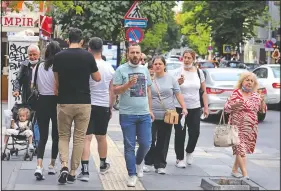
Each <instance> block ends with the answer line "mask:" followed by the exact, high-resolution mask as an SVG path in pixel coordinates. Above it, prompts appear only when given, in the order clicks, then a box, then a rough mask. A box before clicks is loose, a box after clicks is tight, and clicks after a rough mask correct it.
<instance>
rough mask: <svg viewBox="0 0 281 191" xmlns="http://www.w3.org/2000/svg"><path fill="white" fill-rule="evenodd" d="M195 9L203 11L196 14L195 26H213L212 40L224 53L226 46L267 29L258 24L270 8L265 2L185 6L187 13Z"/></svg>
mask: <svg viewBox="0 0 281 191" xmlns="http://www.w3.org/2000/svg"><path fill="white" fill-rule="evenodd" d="M199 5H200V6H201V7H200V6H199ZM194 7H195V8H196V7H197V8H200V9H201V10H200V11H195V10H194V11H193V13H194V15H193V17H194V18H195V21H196V22H194V24H201V26H203V25H205V29H206V30H209V27H210V29H211V36H212V39H213V41H214V42H215V45H216V46H217V47H218V49H219V50H220V52H221V51H222V45H223V44H232V45H237V44H238V43H239V42H243V41H244V40H246V39H249V38H251V37H253V36H255V33H254V28H255V26H263V24H260V23H258V22H257V21H258V18H259V16H261V15H263V14H264V10H265V8H266V5H265V2H264V1H260V2H258V3H257V2H256V1H223V2H220V1H204V2H199V1H188V2H184V3H183V13H185V12H191V11H192V9H193V8H194ZM195 28H197V27H195Z"/></svg>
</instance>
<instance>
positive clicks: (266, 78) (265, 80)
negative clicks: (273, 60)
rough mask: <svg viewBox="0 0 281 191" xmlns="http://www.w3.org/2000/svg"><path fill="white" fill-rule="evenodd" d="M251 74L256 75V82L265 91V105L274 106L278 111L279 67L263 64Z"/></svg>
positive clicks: (277, 65)
mask: <svg viewBox="0 0 281 191" xmlns="http://www.w3.org/2000/svg"><path fill="white" fill-rule="evenodd" d="M253 73H255V74H256V75H257V78H258V82H259V84H260V85H262V86H264V87H265V88H266V91H267V102H266V103H267V104H274V105H275V106H276V107H277V108H278V109H280V65H279V64H265V65H262V66H260V67H258V68H256V69H255V70H254V71H253Z"/></svg>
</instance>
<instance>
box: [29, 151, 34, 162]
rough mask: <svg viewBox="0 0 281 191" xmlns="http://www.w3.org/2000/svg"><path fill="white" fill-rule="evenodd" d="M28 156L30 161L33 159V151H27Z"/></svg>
mask: <svg viewBox="0 0 281 191" xmlns="http://www.w3.org/2000/svg"><path fill="white" fill-rule="evenodd" d="M28 157H29V160H30V161H32V160H33V152H32V153H29V156H28Z"/></svg>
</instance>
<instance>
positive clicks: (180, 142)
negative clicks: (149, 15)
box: [174, 50, 209, 168]
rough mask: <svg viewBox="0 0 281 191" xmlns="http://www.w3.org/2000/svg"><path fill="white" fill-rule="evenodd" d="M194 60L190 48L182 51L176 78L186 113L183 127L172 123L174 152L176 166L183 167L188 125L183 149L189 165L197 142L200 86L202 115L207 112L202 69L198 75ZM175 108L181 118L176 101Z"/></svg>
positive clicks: (193, 54) (180, 109)
mask: <svg viewBox="0 0 281 191" xmlns="http://www.w3.org/2000/svg"><path fill="white" fill-rule="evenodd" d="M194 60H195V52H193V51H191V50H186V51H184V52H183V62H184V65H183V69H182V72H181V77H180V78H179V79H178V83H179V85H180V89H181V92H182V94H183V97H184V103H185V105H186V108H187V111H188V115H187V116H186V118H185V125H184V127H182V126H181V123H180V122H179V123H178V124H177V125H174V128H175V152H176V156H177V161H176V167H178V168H185V167H186V164H185V162H184V160H183V159H184V142H185V136H186V127H188V144H187V147H186V149H185V151H186V163H187V164H189V165H191V164H192V162H193V156H192V153H193V151H194V149H195V146H196V144H197V140H198V138H199V134H200V115H201V105H200V96H199V89H200V88H201V89H202V90H203V91H204V94H203V101H204V109H203V112H204V116H205V117H207V116H208V114H209V112H208V101H207V94H206V93H205V92H206V85H205V77H204V74H203V72H202V70H200V69H198V70H199V75H200V77H199V76H198V72H197V68H196V67H195V66H193V62H194ZM176 107H177V108H176V109H177V112H178V114H179V115H180V117H179V120H180V119H181V117H182V116H181V113H182V108H181V107H180V105H179V104H178V103H177V102H176Z"/></svg>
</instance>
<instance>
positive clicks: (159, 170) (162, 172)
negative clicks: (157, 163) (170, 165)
mask: <svg viewBox="0 0 281 191" xmlns="http://www.w3.org/2000/svg"><path fill="white" fill-rule="evenodd" d="M156 173H158V174H166V170H165V168H158V169H156Z"/></svg>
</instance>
